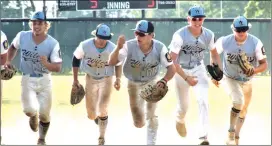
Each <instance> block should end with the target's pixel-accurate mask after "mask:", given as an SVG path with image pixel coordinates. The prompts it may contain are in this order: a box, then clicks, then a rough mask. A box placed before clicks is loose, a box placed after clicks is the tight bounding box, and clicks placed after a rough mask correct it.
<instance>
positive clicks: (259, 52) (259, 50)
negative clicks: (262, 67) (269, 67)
mask: <svg viewBox="0 0 272 146" xmlns="http://www.w3.org/2000/svg"><path fill="white" fill-rule="evenodd" d="M255 54H256V58H257V60H262V59H264V58H266V54H265V49H264V47H263V43H262V42H261V41H260V40H258V43H257V45H256V50H255Z"/></svg>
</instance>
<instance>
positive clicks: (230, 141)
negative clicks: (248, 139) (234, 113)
mask: <svg viewBox="0 0 272 146" xmlns="http://www.w3.org/2000/svg"><path fill="white" fill-rule="evenodd" d="M226 144H227V145H236V143H235V132H229V134H228V139H227V141H226Z"/></svg>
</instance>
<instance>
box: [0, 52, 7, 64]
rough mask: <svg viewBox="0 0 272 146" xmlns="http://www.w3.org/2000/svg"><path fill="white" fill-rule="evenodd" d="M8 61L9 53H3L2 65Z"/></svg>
mask: <svg viewBox="0 0 272 146" xmlns="http://www.w3.org/2000/svg"><path fill="white" fill-rule="evenodd" d="M6 61H7V53H5V54H1V65H5V64H6Z"/></svg>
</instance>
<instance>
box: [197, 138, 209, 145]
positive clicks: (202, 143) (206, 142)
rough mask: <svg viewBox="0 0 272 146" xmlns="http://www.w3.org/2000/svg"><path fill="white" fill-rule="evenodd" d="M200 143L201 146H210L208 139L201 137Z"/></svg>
mask: <svg viewBox="0 0 272 146" xmlns="http://www.w3.org/2000/svg"><path fill="white" fill-rule="evenodd" d="M199 140H200V142H199V145H210V143H209V141H208V139H207V137H201V138H199Z"/></svg>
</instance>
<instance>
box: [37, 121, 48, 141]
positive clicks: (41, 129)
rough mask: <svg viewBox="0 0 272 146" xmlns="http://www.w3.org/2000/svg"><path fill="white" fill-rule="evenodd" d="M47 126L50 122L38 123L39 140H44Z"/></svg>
mask: <svg viewBox="0 0 272 146" xmlns="http://www.w3.org/2000/svg"><path fill="white" fill-rule="evenodd" d="M49 125H50V122H48V123H43V122H41V121H40V124H39V134H40V139H45V136H46V133H47V131H48V128H49Z"/></svg>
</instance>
